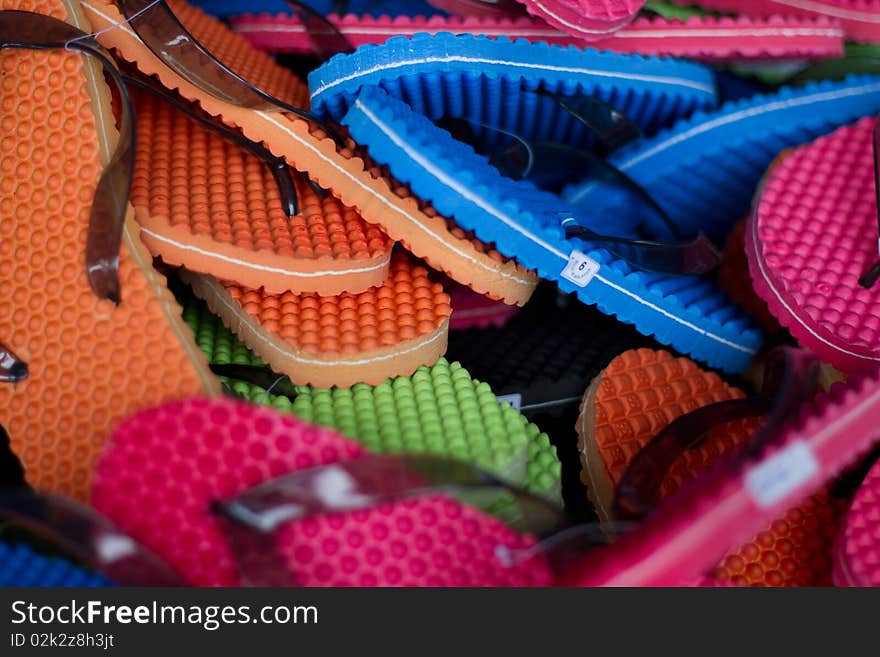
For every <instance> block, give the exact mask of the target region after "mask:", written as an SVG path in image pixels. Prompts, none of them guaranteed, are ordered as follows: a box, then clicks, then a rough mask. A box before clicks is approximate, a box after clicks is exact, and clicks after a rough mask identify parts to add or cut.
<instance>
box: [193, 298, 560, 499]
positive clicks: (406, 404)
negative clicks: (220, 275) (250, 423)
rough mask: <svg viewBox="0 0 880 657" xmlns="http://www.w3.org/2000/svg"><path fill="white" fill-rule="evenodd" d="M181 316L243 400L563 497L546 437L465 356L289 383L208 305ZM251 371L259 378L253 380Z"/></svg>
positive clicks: (382, 450)
mask: <svg viewBox="0 0 880 657" xmlns="http://www.w3.org/2000/svg"><path fill="white" fill-rule="evenodd" d="M184 319H185V320H186V321H187V323H188V324H189V326H190V328H192V330H193V333H194V335H195V338H196V341H197V342H198V344H199V346H200V347H201V348H202V350H203V351H204V352H205V355H206V356H207V357H208V361H209V362H210V363H211V365H212V367H214V368H215V370H216V371H217V372H218V373H221V375H222V374H223V373H225V374H228V375H229V376H228V377H223V380H224V381H225V382H226V384H227V385H228V386H229V388H230V389H231V390H232V391H233V392H234V393H235V394H236V395H238V396H239V397H242V398H243V399H246V400H248V401H251V402H254V403H258V404H264V405H269V406H272V407H274V408H277V409H279V410H282V411H285V412H290V413H293V414H295V415H297V416H299V417H301V418H302V419H304V420H307V421H309V422H313V423H315V424H318V425H320V426H324V427H329V428H332V429H336V430H337V431H339V432H340V433H342V435H344V436H346V437H348V438H351V439H353V440H356V441H358V442H359V443H361V444H363V445H364V446H365V447H367V448H368V449H370V450H371V451H373V452H376V453H379V454H396V453H400V452H410V453H415V454H434V455H436V456H443V457H448V458H457V459H460V460H463V461H467V462H468V463H473V464H475V465H477V466H479V467H481V468H483V469H484V470H487V471H488V472H491V473H493V474H496V475H498V476H500V477H502V478H504V479H505V480H506V481H509V482H511V483H513V484H515V485H518V486H522V487H523V488H524V489H526V490H528V491H531V492H533V493H535V494H537V495H542V496H546V497H551V498H554V499H558V497H559V478H560V465H559V459H558V458H557V457H556V451H555V449H554V448H553V447H552V446H551V444H550V440H549V438H548V437H547V434H545V433H542V432H541V430H540V429H539V428H538V427H537V426H535V425H534V424H532V423H530V422H528V421H527V420H526V419H525V418H524V417H523V416H522V415H521V414H519V413H517V412H516V411H515V410H514V409H513V408H511V407H510V406H509V405H507V404H504V403H501V402H499V401H498V400H497V398H496V397H495V395H494V394H493V391H492V389H491V388H489V386H487V385H486V384H485V383H481V382H480V381H478V380H474V379H473V378H471V376H470V374H469V373H468V372H467V370H465V369H464V368H463V367H462V366H461V365H459V364H458V363H451V364H450V363H449V362H448V361H447V360H446V359H444V358H441V359H440V360H439V361H438V362H437V363H435V364H434V365H432V366H430V367H420V368H419V369H418V370H417V371H416V373H415V374H414V375H413V376H410V377H397V378H394V379H391V380H390V381H386V382H384V383H382V384H380V385H378V386H368V385H365V384H358V385H355V386H354V387H353V388H351V389H345V388H333V389H319V388H312V387H308V386H296V387H293V389H292V390H290V389H286V388H287V387H286V386H284V385H283V384H284V382H285V379H284V378H283V377H279V376H278V375H277V374H275V373H273V372H272V371H271V370H269V368H268V367H267V366H266V365H265V364H264V363H263V362H262V361H261V360H260V359H259V358H257V357H256V356H255V355H254V354H253V352H251V351H250V350H249V349H248V348H247V347H246V346H245V345H244V344H242V343H241V342H240V341H239V340H238V339H237V338H236V337H235V335H234V334H233V333H232V332H231V331H229V329H227V328H226V327H225V326H223V325H222V323H221V322H220V320H219V319H218V318H217V317H216V316H215V315H213V314H212V313H211V312H210V311H209V310H208V309H207V308H206V307H205V305H204V304H203V303H201V302H199V301H197V300H194V299H191V300H189V301H187V302H185V303H184ZM254 376H259V377H260V379H261V380H260V381H258V382H257V383H253V382H252V381H254V379H253V378H252V377H254ZM235 377H239V378H235ZM244 377H248V378H249V379H250V380H242V379H243V378H244Z"/></svg>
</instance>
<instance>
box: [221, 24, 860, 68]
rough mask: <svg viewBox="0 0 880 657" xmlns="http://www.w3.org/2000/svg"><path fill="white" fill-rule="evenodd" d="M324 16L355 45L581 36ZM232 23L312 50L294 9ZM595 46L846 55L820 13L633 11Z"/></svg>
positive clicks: (263, 38)
mask: <svg viewBox="0 0 880 657" xmlns="http://www.w3.org/2000/svg"><path fill="white" fill-rule="evenodd" d="M327 19H328V20H329V21H330V22H331V23H332V24H333V25H334V26H335V27H336V29H338V30H339V31H340V32H341V33H342V34H344V35H345V37H346V38H347V39H348V40H349V42H350V43H351V44H352V45H353V46H355V47H356V48H357V47H360V46H364V45H368V44H373V45H380V44H383V43H385V42H386V41H388V40H389V39H391V38H393V37H395V36H412V35H413V34H416V33H419V32H426V33H428V34H437V33H438V32H451V33H453V34H473V35H482V36H486V37H491V38H497V37H509V38H511V39H526V40H527V41H532V42H542V43H547V44H548V45H553V46H569V45H575V46H582V45H583V40H582V39H580V38H578V37H575V36H572V35H570V34H567V33H566V32H562V31H560V30H556V29H554V28H552V27H550V26H548V25H547V24H546V23H544V22H543V21H540V20H537V19H531V18H515V19H510V18H489V17H485V18H477V17H466V18H459V17H456V16H450V17H448V18H446V17H444V16H431V17H430V18H423V17H413V18H409V17H406V16H397V17H393V18H392V17H390V16H379V17H375V18H374V17H372V16H355V15H352V14H346V15H345V16H339V15H337V14H330V15H328V16H327ZM230 25H231V26H232V28H233V29H234V30H235V31H236V32H238V33H239V34H241V35H242V36H243V37H245V38H246V39H247V40H248V41H249V42H250V43H252V44H253V45H254V46H255V47H257V48H260V49H261V50H268V51H270V52H282V53H304V54H305V53H311V52H313V51H314V43H313V41H312V39H311V37H309V33H308V31H307V30H306V28H305V26H304V25H303V24H302V22H301V21H300V20H299V19H298V18H297V17H295V16H289V15H284V14H277V15H270V14H266V13H262V14H256V15H255V14H253V13H249V14H245V15H243V16H236V17H234V18H232V19H230ZM591 46H592V47H594V48H596V49H598V50H612V51H614V52H619V53H640V54H642V55H656V56H665V57H688V58H690V59H695V60H699V61H708V62H719V61H724V62H727V61H742V60H751V59H757V60H760V61H765V60H771V59H795V58H799V57H808V58H811V59H814V58H821V57H837V56H840V55H842V54H843V29H842V28H841V27H840V25H839V24H838V23H837V22H836V21H834V20H833V19H830V18H827V17H824V16H772V17H770V18H749V17H748V16H739V17H736V18H732V17H726V16H724V17H718V18H715V17H709V16H702V17H700V16H697V17H693V18H690V19H688V20H685V21H679V20H667V19H665V18H659V17H652V18H648V17H644V18H638V19H636V20H635V21H634V22H633V23H631V24H630V25H627V26H626V27H624V28H622V29H621V30H620V31H618V32H616V33H614V34H611V35H607V36H605V37H602V38H601V39H599V40H598V41H594V42H593V43H592V44H591Z"/></svg>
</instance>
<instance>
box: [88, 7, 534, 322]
mask: <svg viewBox="0 0 880 657" xmlns="http://www.w3.org/2000/svg"><path fill="white" fill-rule="evenodd" d="M81 5H82V7H83V10H84V11H85V14H86V16H87V17H88V19H89V20H90V21H91V24H92V27H93V29H94V30H95V31H96V32H100V35H99V40H100V41H101V43H102V44H103V45H104V46H105V47H107V48H112V49H113V50H114V51H115V52H116V53H117V55H118V56H119V57H121V58H122V59H124V60H126V61H129V62H132V63H134V64H136V65H137V67H138V69H139V70H140V71H141V72H143V73H146V74H148V75H155V76H157V77H158V79H159V80H160V81H161V82H162V84H164V85H165V86H166V87H168V88H169V89H172V90H178V91H179V92H180V93H181V95H183V96H184V97H185V98H187V99H188V100H191V101H198V103H199V104H200V105H201V107H202V108H203V109H205V111H207V112H208V113H210V114H211V115H213V116H217V117H219V118H220V119H222V120H223V122H224V123H226V124H227V125H229V126H231V127H234V128H240V129H241V130H242V132H243V133H244V135H245V136H246V137H248V138H249V139H251V140H253V141H256V142H262V143H265V144H266V145H267V147H268V148H269V150H270V151H271V152H272V153H273V154H274V155H277V156H281V157H284V158H285V159H286V160H287V161H288V162H289V163H290V164H291V165H292V166H293V167H294V168H296V169H297V170H298V171H302V172H304V173H306V174H308V176H309V177H310V178H311V179H312V180H314V181H315V182H316V183H318V184H319V185H321V186H322V187H324V188H325V189H330V190H331V191H332V192H333V194H334V195H335V196H336V197H337V198H339V200H340V201H342V203H343V204H345V205H346V206H348V207H351V208H354V209H355V210H357V211H358V212H359V213H360V214H361V216H362V217H363V218H364V219H365V220H366V221H368V222H370V223H374V224H377V225H378V226H379V227H381V228H382V230H383V231H384V232H385V233H386V234H388V236H389V237H391V239H393V240H395V241H399V242H402V243H403V244H404V245H405V246H406V247H407V249H408V250H409V251H411V252H412V253H414V254H415V255H416V256H418V257H420V258H423V259H424V260H425V261H426V262H428V264H430V265H431V266H432V267H434V268H435V269H438V270H440V271H444V272H446V273H447V274H449V276H450V277H451V278H453V279H454V280H456V281H458V282H460V283H463V284H465V285H468V286H469V287H471V288H473V289H474V290H476V291H477V292H480V293H481V294H487V295H490V296H492V297H493V298H497V299H503V300H504V301H505V302H507V303H511V304H517V305H522V304H523V303H525V301H526V300H528V298H529V296H531V294H532V292H533V291H534V288H535V285H536V284H537V279H536V277H535V276H534V274H532V273H531V272H528V271H526V270H524V269H523V268H522V267H519V266H518V265H517V264H516V263H515V262H513V261H511V260H502V259H500V258H499V257H496V256H497V253H496V252H494V250H493V249H492V247H491V245H485V244H482V243H477V242H475V241H473V240H472V239H471V238H470V237H469V236H467V235H465V234H464V233H463V232H462V231H461V230H459V229H458V228H456V227H455V226H454V225H450V223H449V222H448V221H447V220H446V219H444V218H443V217H440V216H437V215H436V213H435V212H433V211H432V210H431V208H427V207H424V206H423V205H421V204H420V203H419V202H418V200H417V199H415V198H413V197H412V195H411V194H409V193H408V191H407V190H406V189H405V188H403V187H402V186H401V185H400V184H399V183H396V182H395V181H393V180H391V179H389V178H388V177H387V176H386V175H384V174H383V172H382V171H381V170H380V169H379V167H377V166H375V165H373V164H372V163H371V162H368V161H365V160H364V157H363V156H362V155H360V154H358V153H354V152H352V151H351V149H350V148H345V149H337V145H336V144H335V142H334V141H333V140H332V139H330V138H329V137H327V136H326V135H324V134H323V132H314V133H313V132H310V131H309V126H308V123H307V122H306V121H304V120H301V119H297V118H294V117H293V115H290V114H283V113H281V112H257V111H254V110H252V109H247V108H242V107H238V106H235V105H231V104H229V103H225V102H223V101H220V100H217V99H216V98H214V97H213V96H211V95H209V94H207V93H205V92H204V91H202V90H201V89H198V88H197V87H195V86H193V85H192V84H190V83H189V82H187V81H186V80H184V79H183V78H181V77H180V76H178V75H176V74H175V73H174V72H173V71H171V69H169V68H168V67H166V66H165V65H164V64H163V63H162V62H161V61H159V59H157V58H156V57H155V56H154V55H153V53H152V52H151V51H150V50H149V49H148V48H147V47H146V46H145V45H144V44H143V43H142V42H141V41H140V40H139V39H138V37H137V35H136V34H135V32H134V30H132V29H131V27H129V26H128V25H126V24H121V25H118V26H116V25H117V24H118V23H120V22H121V21H122V20H123V17H122V15H121V14H120V13H119V10H118V9H117V8H116V6H115V4H114V3H112V2H108V0H84V1H83V2H81ZM172 6H173V9H174V11H175V13H176V15H177V17H178V18H179V19H180V20H181V22H183V23H184V24H185V25H186V26H187V28H189V30H190V31H191V32H192V33H193V34H194V35H195V36H196V37H197V38H199V40H200V41H202V42H203V43H204V44H205V45H206V46H207V47H208V48H209V49H210V50H211V52H212V53H214V54H215V55H216V56H218V57H219V58H220V59H221V60H222V61H223V62H224V63H225V64H227V65H228V66H230V67H231V68H233V69H235V70H238V71H241V72H243V73H245V77H247V78H248V80H250V81H251V82H253V83H254V84H256V85H257V86H259V87H260V88H262V89H265V90H267V91H268V92H270V93H274V94H275V95H276V96H279V97H281V98H284V99H286V100H287V101H288V102H291V103H292V104H293V105H295V106H299V107H305V106H307V105H308V90H307V88H306V86H305V85H304V84H303V83H302V82H301V81H300V80H299V79H297V78H296V77H295V76H294V75H293V74H292V73H291V72H290V71H289V70H288V69H285V68H283V67H281V66H280V65H278V64H276V63H275V62H274V61H273V60H272V59H271V58H270V57H269V56H268V55H266V54H265V53H262V52H260V51H258V50H256V49H254V48H253V47H252V46H251V45H250V44H248V43H247V41H246V40H244V39H243V38H242V37H241V36H238V35H236V34H235V33H233V32H231V31H230V30H229V29H228V28H227V27H226V26H225V25H223V24H222V23H220V22H219V21H218V20H216V19H214V18H212V17H210V16H208V15H206V14H204V13H202V12H201V11H199V10H198V9H195V8H193V7H190V6H188V5H186V4H184V3H182V2H173V3H172ZM114 26H116V27H114Z"/></svg>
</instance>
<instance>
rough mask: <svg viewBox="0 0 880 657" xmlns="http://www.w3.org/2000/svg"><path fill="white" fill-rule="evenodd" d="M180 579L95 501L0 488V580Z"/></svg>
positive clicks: (124, 582)
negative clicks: (88, 502)
mask: <svg viewBox="0 0 880 657" xmlns="http://www.w3.org/2000/svg"><path fill="white" fill-rule="evenodd" d="M111 545H112V546H113V549H108V546H111ZM179 584H180V579H179V578H178V577H177V576H176V575H175V574H174V573H173V572H172V571H171V569H170V568H169V567H168V566H167V565H166V564H165V563H164V562H163V561H162V560H161V559H160V558H158V557H157V556H156V555H155V554H153V553H152V552H151V551H150V550H148V549H146V548H144V546H142V545H139V544H138V543H137V542H136V541H134V540H132V538H131V537H130V536H128V535H126V534H125V533H123V532H121V531H120V530H119V529H118V528H117V527H116V526H115V525H114V524H113V523H112V522H110V521H109V520H108V519H107V518H105V517H103V516H101V515H100V514H99V513H96V512H95V511H94V510H93V509H91V508H90V507H88V506H85V505H82V504H78V503H76V502H74V501H73V500H70V499H68V498H65V497H61V496H56V495H46V494H41V493H34V492H33V491H31V490H30V489H14V488H11V489H10V488H5V489H3V490H2V491H0V586H40V587H48V586H65V587H70V586H88V587H96V586H103V587H106V586H116V585H121V586H178V585H179Z"/></svg>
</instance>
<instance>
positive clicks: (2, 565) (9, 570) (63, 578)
mask: <svg viewBox="0 0 880 657" xmlns="http://www.w3.org/2000/svg"><path fill="white" fill-rule="evenodd" d="M55 586H59V587H62V586H63V587H89V588H96V587H109V586H114V584H113V583H112V582H110V580H108V579H107V578H106V577H104V576H103V575H99V574H97V573H93V572H90V571H88V570H85V569H84V568H80V567H79V566H76V565H74V564H73V563H71V562H70V561H67V560H66V559H62V558H60V557H47V556H44V555H42V554H40V553H38V552H35V551H34V550H33V549H32V548H30V547H29V546H27V545H24V544H23V543H7V542H3V541H0V587H55Z"/></svg>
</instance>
